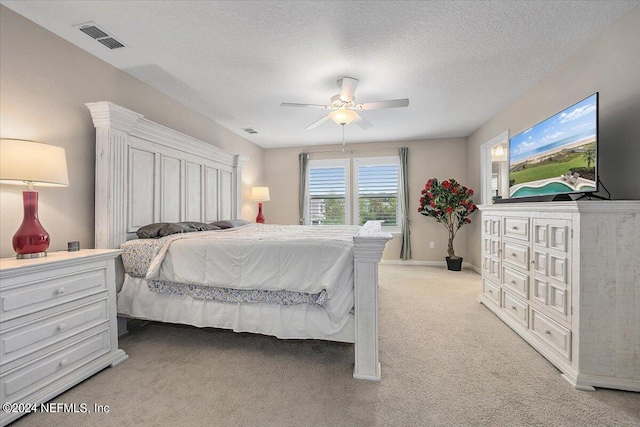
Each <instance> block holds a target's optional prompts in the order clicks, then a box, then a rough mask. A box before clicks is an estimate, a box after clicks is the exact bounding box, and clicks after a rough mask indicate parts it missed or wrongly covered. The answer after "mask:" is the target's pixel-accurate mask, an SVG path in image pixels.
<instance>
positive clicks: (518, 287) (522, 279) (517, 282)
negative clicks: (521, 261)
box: [502, 266, 529, 299]
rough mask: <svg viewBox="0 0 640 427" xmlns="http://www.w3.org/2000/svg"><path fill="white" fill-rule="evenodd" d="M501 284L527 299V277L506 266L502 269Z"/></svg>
mask: <svg viewBox="0 0 640 427" xmlns="http://www.w3.org/2000/svg"><path fill="white" fill-rule="evenodd" d="M502 270H503V273H502V277H503V284H504V286H506V287H507V288H509V290H511V291H512V292H515V293H516V294H518V295H520V296H521V297H522V298H525V299H527V298H528V297H529V276H527V275H525V274H522V273H519V272H517V271H515V270H513V269H511V268H509V267H507V266H503V267H502Z"/></svg>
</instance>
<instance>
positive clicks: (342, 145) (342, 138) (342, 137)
mask: <svg viewBox="0 0 640 427" xmlns="http://www.w3.org/2000/svg"><path fill="white" fill-rule="evenodd" d="M342 152H343V153H344V123H342Z"/></svg>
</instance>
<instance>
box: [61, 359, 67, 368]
mask: <svg viewBox="0 0 640 427" xmlns="http://www.w3.org/2000/svg"><path fill="white" fill-rule="evenodd" d="M68 364H69V359H62V360H61V361H60V366H63V367H64V366H67V365H68Z"/></svg>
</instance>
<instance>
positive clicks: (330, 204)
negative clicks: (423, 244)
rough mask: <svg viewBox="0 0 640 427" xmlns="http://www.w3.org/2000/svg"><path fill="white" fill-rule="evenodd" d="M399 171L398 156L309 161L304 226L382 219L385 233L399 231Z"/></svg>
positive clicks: (358, 222) (359, 222)
mask: <svg viewBox="0 0 640 427" xmlns="http://www.w3.org/2000/svg"><path fill="white" fill-rule="evenodd" d="M399 170H400V160H399V158H398V157H369V158H356V159H353V160H350V159H328V160H310V161H309V178H308V180H307V182H308V185H309V188H308V192H307V194H308V195H309V196H308V197H309V200H308V203H307V209H308V211H309V212H308V215H306V216H305V217H306V218H308V219H307V224H310V225H337V224H358V225H362V224H364V223H365V222H367V221H369V220H382V221H385V222H384V223H383V227H384V228H385V229H387V230H388V231H392V232H397V231H400V230H399V229H400V227H399V224H398V218H399V206H398V184H399V181H400V179H399ZM352 175H353V179H351V178H352ZM352 182H353V189H352V188H351V183H352ZM352 194H353V197H352V196H351V195H352Z"/></svg>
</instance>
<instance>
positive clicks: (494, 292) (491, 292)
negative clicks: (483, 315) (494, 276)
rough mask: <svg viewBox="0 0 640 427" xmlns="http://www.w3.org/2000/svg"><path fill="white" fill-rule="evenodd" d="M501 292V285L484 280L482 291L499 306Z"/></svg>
mask: <svg viewBox="0 0 640 427" xmlns="http://www.w3.org/2000/svg"><path fill="white" fill-rule="evenodd" d="M500 292H501V289H500V286H496V285H494V284H493V283H491V282H488V281H486V280H483V281H482V293H483V294H484V295H485V296H486V297H487V298H489V299H490V300H491V301H493V302H495V303H496V305H498V306H500V301H501V296H500Z"/></svg>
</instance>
